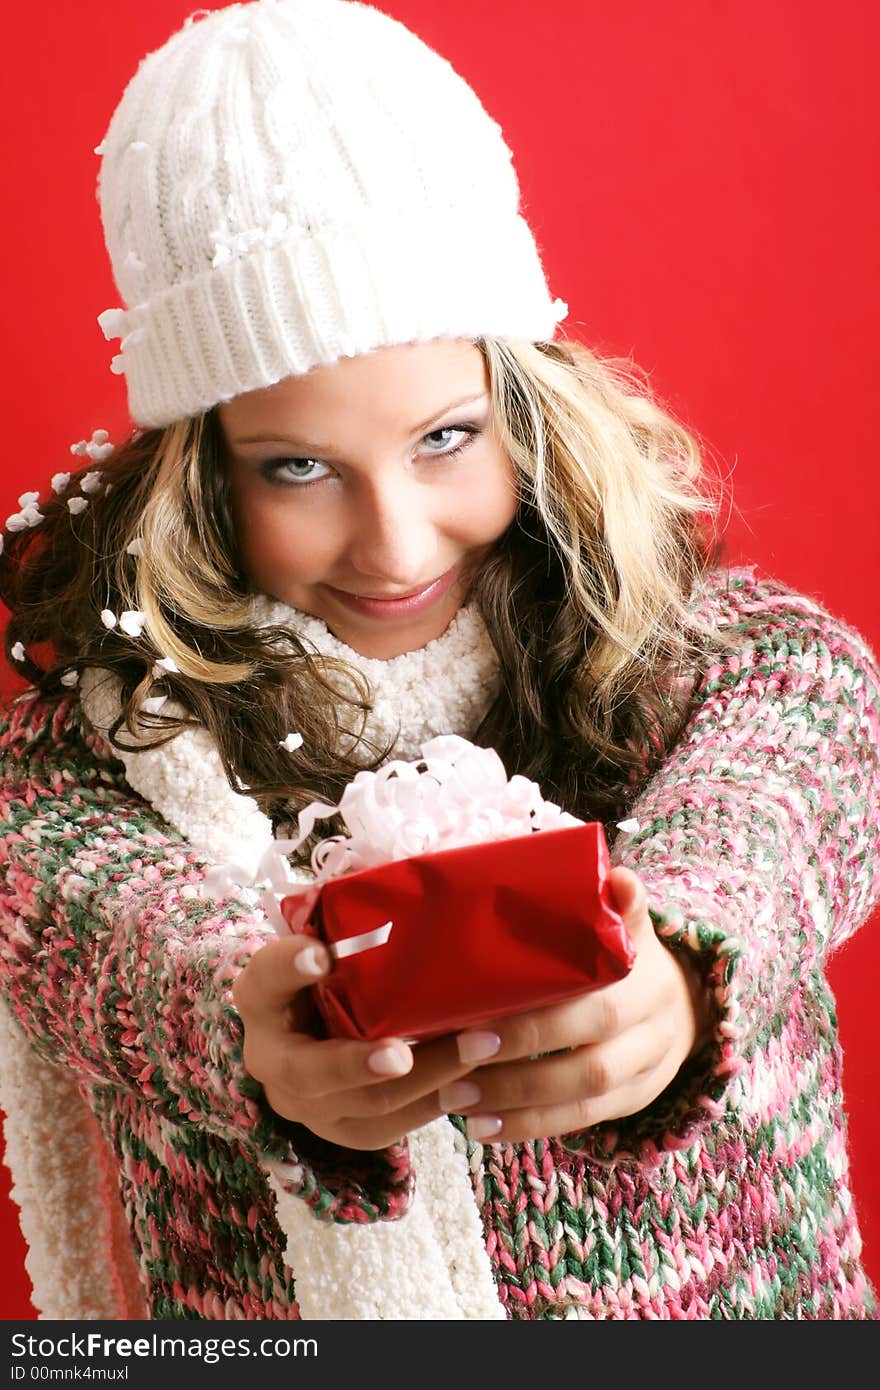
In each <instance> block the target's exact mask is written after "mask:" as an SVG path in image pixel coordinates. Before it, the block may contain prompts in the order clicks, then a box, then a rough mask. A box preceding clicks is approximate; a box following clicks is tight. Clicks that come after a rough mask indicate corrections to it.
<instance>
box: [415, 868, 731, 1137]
mask: <svg viewBox="0 0 880 1390" xmlns="http://www.w3.org/2000/svg"><path fill="white" fill-rule="evenodd" d="M608 882H609V885H610V887H611V890H612V895H613V898H614V902H615V906H616V907H617V910H618V911H619V912H620V914H621V916H622V917H623V919H624V921H625V922H626V925H627V929H628V931H629V934H630V937H631V938H632V942H633V945H634V946H635V949H636V953H637V954H636V959H635V963H634V965H633V967H632V969H631V971H630V972H629V974H628V975H627V976H625V977H624V979H622V980H618V981H617V982H616V983H615V984H612V985H606V986H605V987H604V988H602V989H599V990H595V991H594V992H593V993H591V994H585V995H581V996H579V997H578V998H576V999H572V1000H568V1001H567V1002H565V1003H564V1004H555V1005H552V1006H550V1007H548V1008H544V1009H536V1010H533V1011H532V1012H530V1013H524V1014H516V1015H513V1016H512V1017H510V1018H505V1019H501V1020H499V1021H498V1022H496V1023H494V1024H487V1025H486V1026H485V1029H481V1030H477V1031H475V1032H472V1033H470V1034H468V1033H464V1034H461V1035H460V1042H459V1046H460V1048H461V1050H462V1052H463V1054H464V1056H465V1058H466V1059H467V1058H469V1057H471V1050H472V1049H473V1048H476V1049H478V1048H479V1046H480V1044H481V1043H482V1044H483V1046H488V1045H489V1040H490V1038H491V1037H492V1036H493V1035H494V1036H495V1037H496V1038H500V1040H501V1045H500V1047H499V1048H498V1050H497V1052H496V1053H495V1056H494V1057H493V1059H492V1062H491V1064H490V1065H487V1066H482V1067H480V1068H479V1069H478V1070H475V1071H473V1072H472V1073H471V1075H470V1076H468V1077H467V1078H465V1079H464V1080H461V1081H459V1082H457V1083H453V1084H451V1085H449V1084H444V1086H443V1088H442V1089H441V1091H440V1102H441V1105H442V1106H443V1109H444V1111H447V1112H450V1113H456V1114H464V1115H466V1116H467V1117H468V1125H467V1128H468V1133H469V1134H470V1136H471V1137H472V1138H473V1139H487V1140H491V1141H492V1142H496V1141H498V1142H516V1141H518V1140H522V1139H535V1138H540V1137H544V1136H548V1135H562V1134H570V1133H572V1132H573V1131H575V1130H581V1129H586V1128H588V1127H589V1126H590V1125H595V1124H598V1123H599V1122H600V1121H601V1120H614V1119H618V1118H619V1117H621V1116H623V1115H632V1114H635V1112H636V1111H637V1110H641V1109H642V1108H643V1107H644V1106H646V1105H649V1104H650V1102H651V1101H652V1100H654V1099H655V1098H656V1097H657V1096H658V1095H659V1094H660V1092H661V1091H662V1090H664V1088H665V1087H666V1086H668V1085H669V1083H670V1081H672V1080H673V1078H674V1077H675V1075H676V1073H677V1072H678V1069H679V1067H680V1066H681V1064H682V1062H684V1061H685V1059H686V1058H687V1057H689V1056H690V1055H691V1053H692V1052H693V1051H695V1050H696V1048H697V1046H698V1045H699V1043H700V1041H701V1040H702V1038H703V1037H704V1036H705V1034H706V1031H707V1030H708V1026H709V1018H710V1007H709V1000H708V998H707V997H706V995H705V991H704V990H703V988H702V986H701V984H700V982H699V979H698V975H697V971H696V968H695V966H694V965H693V964H692V963H690V962H689V960H688V957H687V953H686V952H679V953H673V952H672V951H670V950H669V949H668V948H667V947H666V946H664V945H663V943H662V941H660V939H659V938H658V937H657V935H656V933H655V931H654V928H653V925H652V923H651V919H650V917H649V915H648V900H647V895H646V893H645V889H644V885H643V884H642V882H641V880H640V879H639V878H638V877H637V875H636V874H634V873H633V872H632V871H631V870H630V869H626V868H623V867H618V868H615V869H612V870H611V873H610V874H609V879H608ZM469 1044H470V1046H469ZM560 1049H565V1050H564V1051H560ZM546 1053H553V1054H556V1055H553V1056H544V1055H538V1054H546ZM530 1059H534V1060H530ZM471 1060H473V1058H472V1057H471Z"/></svg>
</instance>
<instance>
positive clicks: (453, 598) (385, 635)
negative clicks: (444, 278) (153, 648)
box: [218, 339, 517, 658]
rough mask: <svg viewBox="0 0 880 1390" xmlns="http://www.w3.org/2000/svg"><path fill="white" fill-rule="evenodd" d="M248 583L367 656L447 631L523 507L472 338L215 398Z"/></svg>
mask: <svg viewBox="0 0 880 1390" xmlns="http://www.w3.org/2000/svg"><path fill="white" fill-rule="evenodd" d="M218 415H219V419H220V427H221V431H222V435H223V440H224V444H225V448H226V453H227V459H228V468H229V478H230V485H231V486H230V491H231V501H232V513H233V519H234V523H235V528H236V535H237V538H238V543H239V550H240V555H241V560H242V564H243V567H244V570H245V572H246V574H247V576H248V578H249V580H250V583H251V585H252V587H253V588H254V589H255V590H257V591H259V592H261V593H265V594H269V595H271V596H272V597H274V598H277V599H280V600H281V601H282V602H283V603H286V604H289V605H290V606H291V607H293V608H298V609H299V610H300V611H301V612H304V613H312V614H314V615H315V616H316V617H318V618H322V619H323V620H324V622H325V623H326V624H327V626H328V627H329V629H330V631H331V632H332V633H334V635H335V636H336V637H338V638H339V639H340V640H341V641H343V642H345V643H347V644H348V646H350V647H352V648H353V649H354V650H355V651H357V652H360V653H361V654H362V655H364V656H372V657H382V658H387V657H391V656H398V655H399V654H400V653H401V652H406V651H414V650H415V649H416V648H418V647H423V646H424V645H425V644H426V643H427V642H430V641H431V640H432V639H433V638H435V637H439V636H440V634H441V633H442V632H444V631H445V630H446V628H447V627H448V626H449V623H450V622H451V620H452V618H453V616H454V614H455V613H456V611H457V609H458V608H459V606H460V605H461V603H462V602H463V600H464V598H465V596H466V593H467V590H468V586H469V584H470V581H471V579H472V577H473V575H474V573H475V571H476V569H477V567H478V566H479V564H480V561H481V560H482V558H483V557H484V556H485V555H486V553H487V552H488V550H489V549H490V547H491V546H492V543H493V542H494V541H495V540H497V538H498V537H499V536H500V535H501V534H502V533H503V532H504V531H505V530H506V528H507V527H508V526H509V525H510V523H511V521H512V520H513V517H514V514H515V512H516V507H517V497H516V489H515V484H514V477H513V469H512V466H511V464H510V461H509V459H508V457H507V455H506V454H505V453H504V452H503V450H502V448H501V445H500V442H499V440H498V438H497V436H496V435H495V434H494V432H493V428H492V418H491V406H490V399H489V377H488V371H487V368H486V365H485V362H484V359H483V356H482V353H481V352H480V351H479V349H478V348H477V347H475V346H474V345H473V343H470V342H467V341H462V340H459V339H443V340H439V341H436V342H429V343H418V344H412V345H409V344H408V345H406V346H403V347H390V348H382V349H380V350H378V351H376V352H372V353H368V354H365V355H363V356H359V357H347V358H342V359H341V360H340V361H338V362H334V363H333V364H332V365H331V366H323V367H315V368H313V370H312V371H310V372H308V373H307V374H306V375H305V376H297V377H288V378H286V379H285V380H284V381H280V382H278V383H277V385H275V386H269V387H266V388H265V389H262V390H259V391H251V392H248V393H247V394H245V395H242V396H237V397H236V398H235V399H234V400H231V401H229V402H227V403H226V404H224V405H221V406H219V407H218Z"/></svg>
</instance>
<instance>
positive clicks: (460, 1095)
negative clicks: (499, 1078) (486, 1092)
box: [437, 1081, 482, 1115]
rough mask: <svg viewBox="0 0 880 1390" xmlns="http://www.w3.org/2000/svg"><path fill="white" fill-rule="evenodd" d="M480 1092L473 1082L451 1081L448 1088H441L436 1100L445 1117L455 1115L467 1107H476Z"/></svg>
mask: <svg viewBox="0 0 880 1390" xmlns="http://www.w3.org/2000/svg"><path fill="white" fill-rule="evenodd" d="M481 1095H482V1092H481V1090H480V1088H479V1086H476V1085H475V1084H474V1082H473V1081H453V1082H452V1084H451V1085H450V1086H441V1087H440V1090H439V1091H438V1092H437V1099H438V1100H439V1101H440V1104H441V1105H442V1106H443V1109H444V1110H445V1111H446V1113H447V1115H449V1114H457V1113H458V1111H459V1110H464V1109H465V1107H466V1106H468V1105H476V1103H477V1101H478V1100H479V1099H480V1096H481Z"/></svg>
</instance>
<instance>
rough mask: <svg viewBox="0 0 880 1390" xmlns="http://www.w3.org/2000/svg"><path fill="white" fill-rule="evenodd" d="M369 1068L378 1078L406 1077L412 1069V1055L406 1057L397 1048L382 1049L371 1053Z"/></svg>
mask: <svg viewBox="0 0 880 1390" xmlns="http://www.w3.org/2000/svg"><path fill="white" fill-rule="evenodd" d="M367 1066H368V1067H369V1068H370V1071H372V1072H375V1073H376V1075H377V1076H406V1073H407V1072H408V1071H410V1069H411V1068H412V1054H410V1055H409V1056H408V1057H404V1056H403V1054H402V1053H401V1052H398V1051H397V1049H396V1048H393V1047H380V1048H377V1050H376V1051H375V1052H371V1053H370V1055H369V1057H368V1058H367Z"/></svg>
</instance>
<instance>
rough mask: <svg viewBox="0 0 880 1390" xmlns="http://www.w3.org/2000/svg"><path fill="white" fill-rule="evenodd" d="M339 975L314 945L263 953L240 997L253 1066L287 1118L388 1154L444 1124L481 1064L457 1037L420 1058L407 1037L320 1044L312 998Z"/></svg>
mask: <svg viewBox="0 0 880 1390" xmlns="http://www.w3.org/2000/svg"><path fill="white" fill-rule="evenodd" d="M329 969H330V958H329V955H328V953H327V951H326V949H325V948H324V946H322V945H321V944H320V943H318V942H316V941H314V940H313V939H312V938H311V937H307V936H290V937H285V938H283V939H281V940H278V941H271V942H269V943H268V945H266V946H263V947H262V948H261V949H260V950H259V951H257V952H255V954H254V955H253V956H252V957H251V959H250V960H249V961H248V963H247V965H246V966H245V968H244V969H243V970H242V972H241V974H240V975H239V976H238V978H237V979H236V981H235V985H234V987H233V991H232V994H233V999H234V1002H235V1006H236V1008H237V1009H238V1012H239V1014H240V1016H241V1019H242V1022H243V1024H244V1064H245V1066H246V1068H247V1070H248V1071H249V1072H250V1074H251V1076H253V1077H255V1078H256V1080H257V1081H259V1082H261V1083H262V1086H263V1091H264V1094H265V1097H266V1100H267V1102H268V1103H269V1105H270V1106H271V1108H272V1109H273V1110H274V1111H275V1113H276V1114H277V1115H281V1116H283V1117H284V1118H285V1119H288V1120H296V1121H298V1122H299V1123H300V1124H303V1125H305V1126H306V1127H307V1128H308V1129H310V1130H311V1131H312V1132H313V1133H314V1134H318V1135H320V1136H321V1138H323V1139H329V1140H331V1141H332V1142H333V1143H336V1144H342V1145H344V1146H345V1147H347V1148H351V1149H381V1148H385V1147H386V1146H387V1145H388V1144H394V1143H397V1142H398V1140H400V1139H401V1138H402V1137H403V1136H404V1135H405V1134H407V1133H408V1132H409V1131H410V1130H413V1129H418V1128H419V1127H420V1126H421V1125H424V1124H427V1123H428V1121H429V1120H433V1119H436V1117H437V1116H438V1115H442V1114H443V1113H444V1111H443V1109H442V1106H441V1104H440V1102H439V1100H438V1096H437V1093H438V1089H439V1088H441V1087H446V1086H448V1085H449V1084H451V1083H453V1082H454V1081H455V1080H456V1079H457V1078H459V1077H461V1076H463V1075H465V1074H466V1073H467V1072H469V1071H471V1070H472V1069H473V1065H474V1064H473V1061H465V1062H463V1061H462V1060H461V1058H460V1057H459V1053H458V1049H457V1047H456V1040H455V1038H454V1037H452V1036H450V1037H446V1038H440V1039H438V1040H436V1041H435V1042H430V1043H422V1044H420V1046H419V1047H418V1048H417V1049H415V1050H414V1049H412V1048H411V1047H408V1046H407V1044H406V1043H404V1042H402V1041H401V1040H400V1039H399V1038H386V1039H384V1040H382V1041H381V1042H358V1041H353V1040H349V1039H343V1038H331V1039H324V1040H319V1039H317V1038H315V1037H314V1036H312V1034H311V1033H310V1032H309V1028H310V1027H314V1022H315V1019H314V1015H313V1013H312V1008H311V1005H310V1001H309V997H308V994H307V989H308V986H310V985H313V984H315V983H316V981H317V980H319V979H321V977H322V976H323V975H325V974H326V973H327V972H328V971H329Z"/></svg>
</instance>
